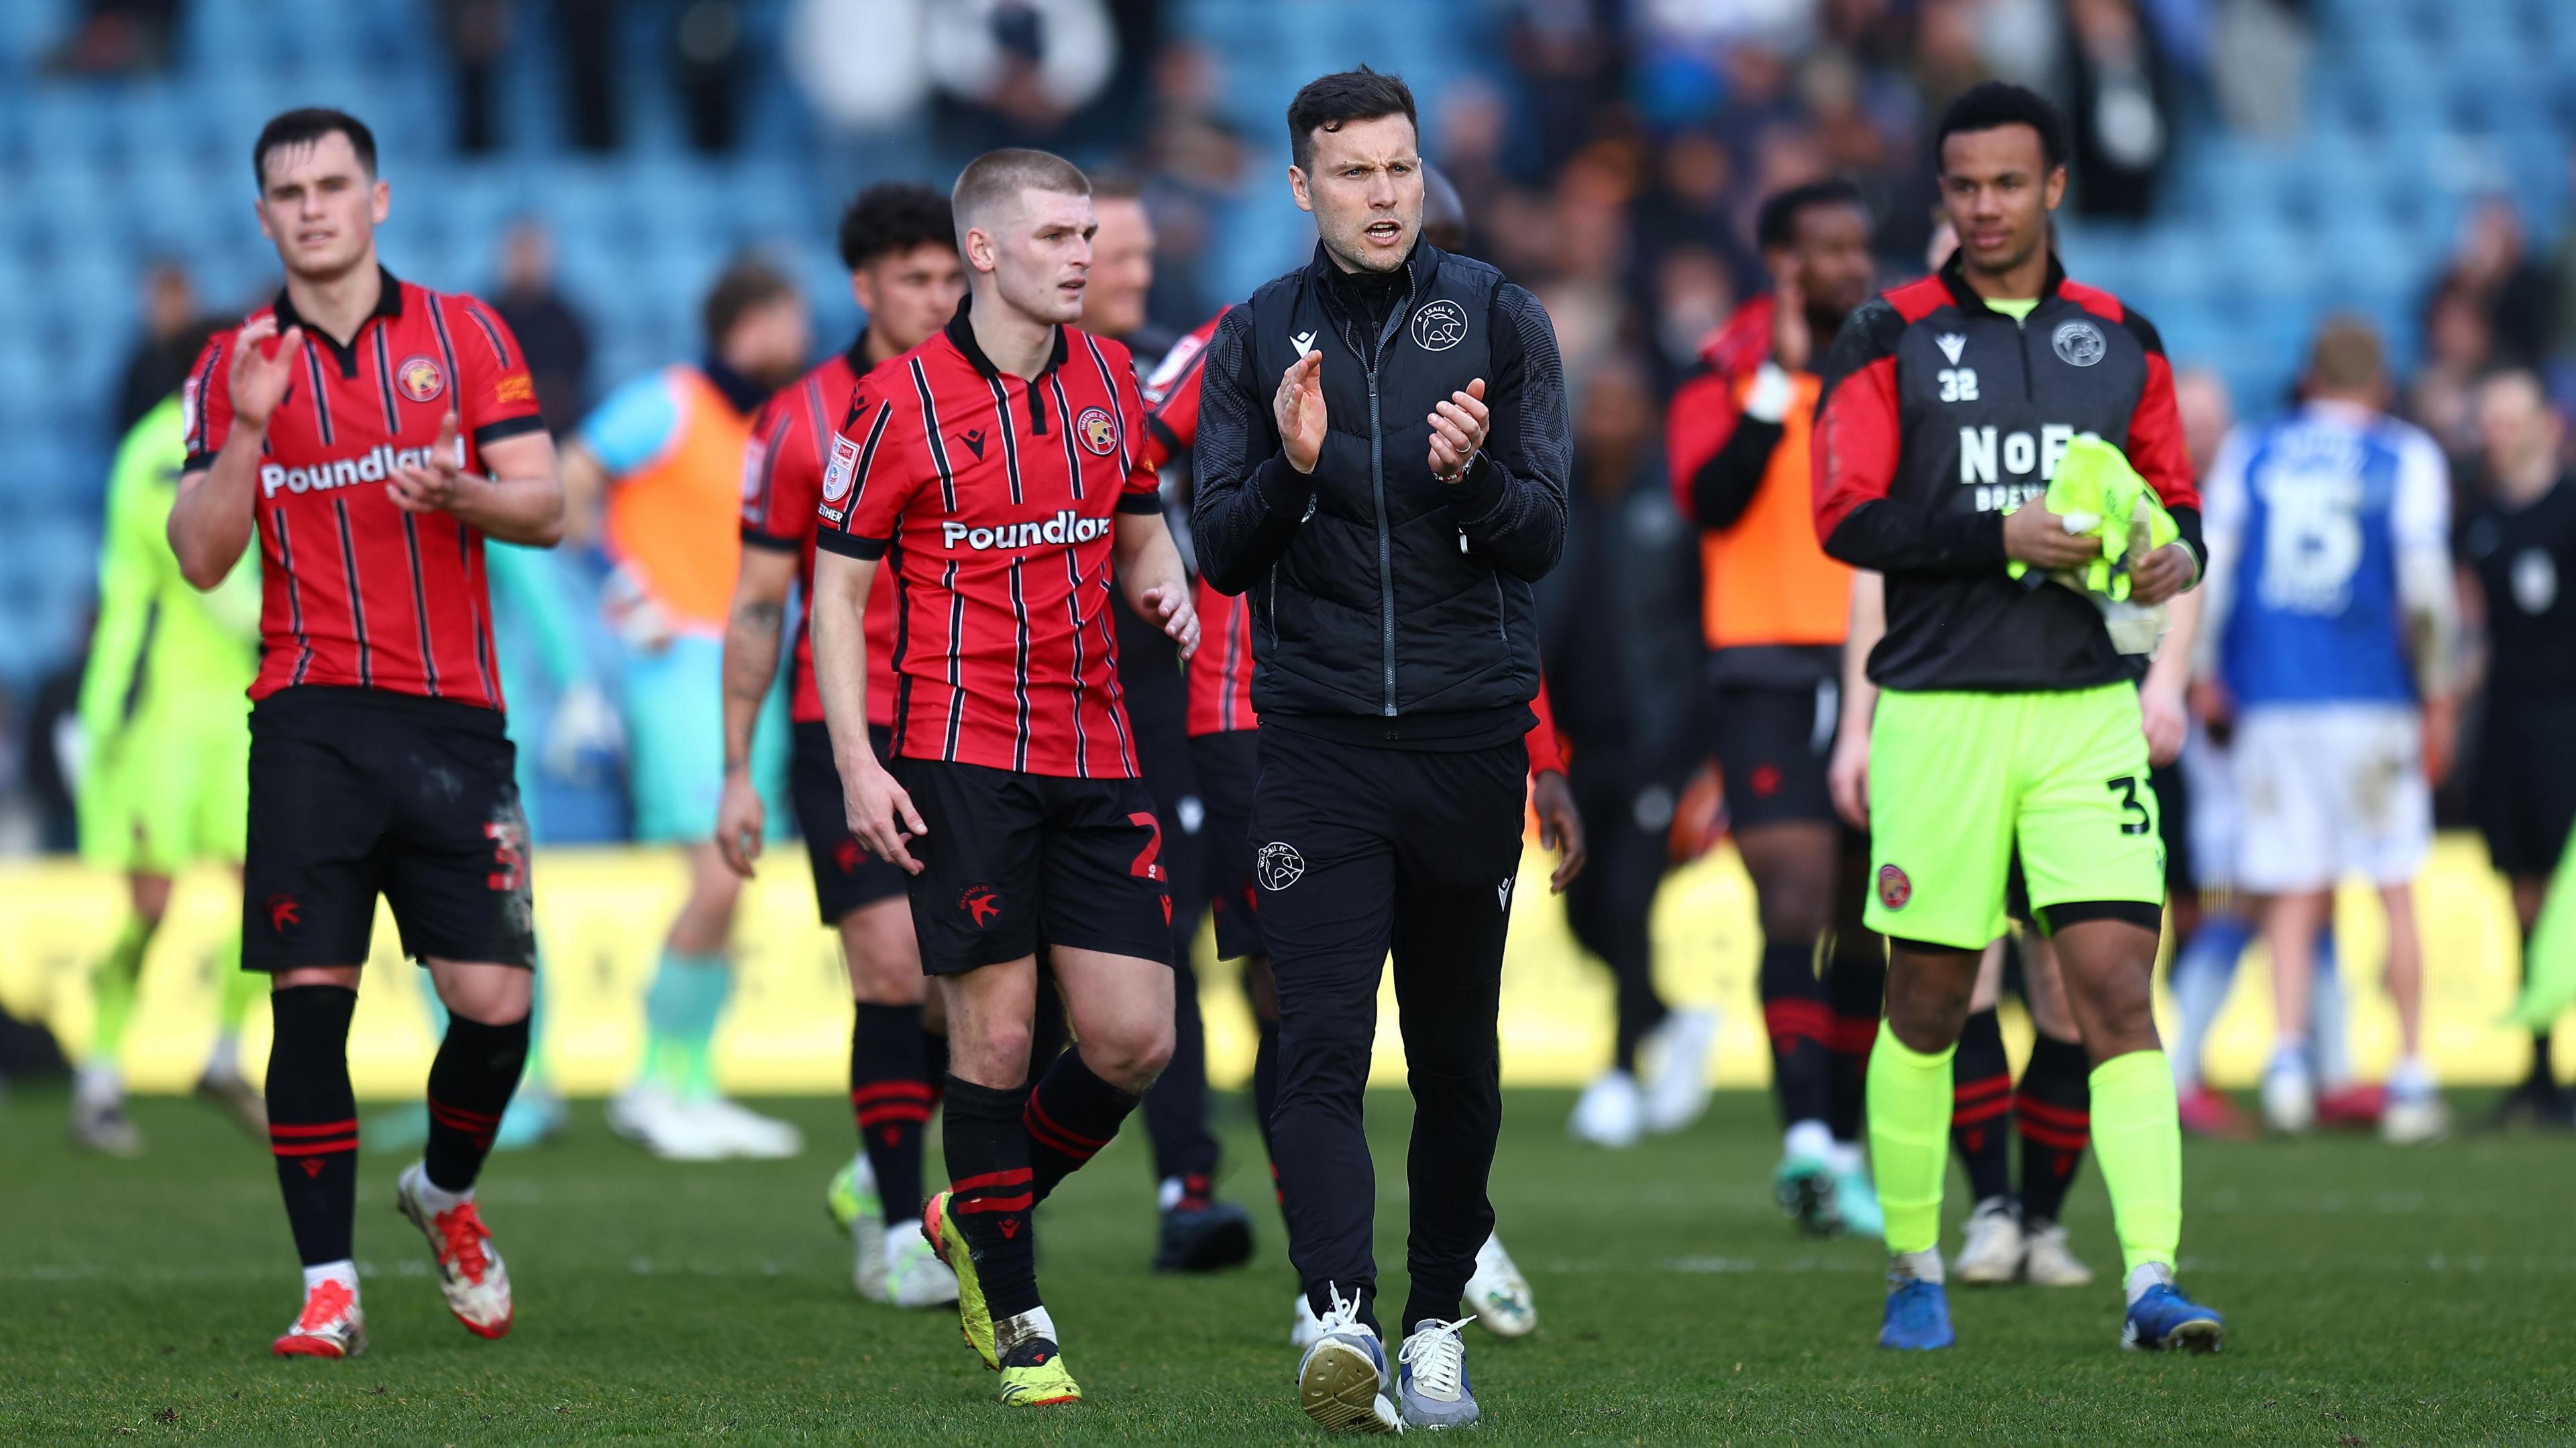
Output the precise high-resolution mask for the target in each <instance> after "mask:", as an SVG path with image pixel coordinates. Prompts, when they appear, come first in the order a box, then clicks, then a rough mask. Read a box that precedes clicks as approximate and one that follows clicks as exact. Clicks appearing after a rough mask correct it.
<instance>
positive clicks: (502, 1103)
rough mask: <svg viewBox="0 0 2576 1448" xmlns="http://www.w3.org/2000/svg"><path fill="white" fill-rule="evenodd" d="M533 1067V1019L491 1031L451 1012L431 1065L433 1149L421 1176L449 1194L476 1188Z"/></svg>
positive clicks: (426, 1153)
mask: <svg viewBox="0 0 2576 1448" xmlns="http://www.w3.org/2000/svg"><path fill="white" fill-rule="evenodd" d="M527 1066H528V1018H527V1017H526V1016H521V1017H519V1018H518V1019H517V1020H515V1021H512V1022H510V1023H509V1024H508V1025H502V1026H487V1025H485V1024H483V1023H482V1022H481V1021H469V1020H467V1019H466V1018H465V1017H463V1016H460V1015H458V1014H457V1013H456V1012H455V1011H453V1010H451V1011H449V1012H448V1013H447V1039H446V1040H443V1041H441V1042H439V1043H438V1054H437V1055H436V1056H434V1057H432V1058H431V1059H430V1063H429V1145H428V1146H427V1147H426V1148H425V1149H424V1150H423V1151H422V1152H421V1171H422V1174H423V1175H425V1176H427V1177H428V1178H429V1184H430V1185H431V1186H434V1187H436V1188H438V1189H439V1190H440V1191H443V1192H461V1191H464V1190H465V1189H467V1188H468V1187H471V1186H473V1185H474V1177H475V1174H476V1173H477V1172H480V1171H481V1170H483V1158H485V1157H487V1156H489V1155H491V1154H492V1134H493V1133H494V1132H496V1131H499V1130H500V1129H501V1113H502V1112H504V1111H507V1110H509V1109H510V1093H511V1092H513V1091H516V1090H518V1089H519V1075H520V1073H521V1072H523V1071H525V1070H526V1069H527Z"/></svg>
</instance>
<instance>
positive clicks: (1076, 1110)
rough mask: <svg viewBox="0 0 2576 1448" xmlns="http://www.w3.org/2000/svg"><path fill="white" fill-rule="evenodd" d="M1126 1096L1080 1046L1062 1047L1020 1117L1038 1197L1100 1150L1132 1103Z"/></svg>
mask: <svg viewBox="0 0 2576 1448" xmlns="http://www.w3.org/2000/svg"><path fill="white" fill-rule="evenodd" d="M1144 1099H1145V1098H1143V1097H1142V1096H1131V1095H1129V1094H1127V1093H1126V1092H1124V1091H1121V1090H1119V1089H1118V1088H1117V1087H1115V1086H1112V1085H1110V1084H1109V1083H1108V1082H1106V1081H1103V1080H1101V1079H1100V1078H1099V1077H1098V1076H1096V1075H1093V1074H1092V1070H1091V1067H1090V1066H1088V1065H1086V1064H1084V1062H1083V1059H1082V1052H1081V1051H1080V1050H1078V1049H1077V1050H1071V1051H1067V1052H1065V1053H1064V1054H1062V1055H1060V1056H1058V1057H1056V1058H1055V1064H1054V1065H1052V1066H1049V1067H1048V1068H1047V1073H1046V1074H1045V1075H1044V1076H1041V1077H1039V1078H1038V1084H1037V1086H1036V1088H1035V1089H1034V1090H1032V1091H1030V1092H1029V1100H1028V1105H1027V1106H1026V1107H1025V1108H1024V1109H1023V1112H1022V1116H1021V1119H1022V1121H1024V1122H1025V1123H1026V1125H1027V1127H1028V1134H1029V1153H1028V1154H1029V1167H1030V1169H1031V1171H1032V1172H1033V1173H1034V1174H1035V1175H1034V1177H1033V1182H1034V1190H1035V1191H1036V1193H1037V1199H1038V1200H1039V1201H1045V1200H1046V1199H1047V1194H1048V1193H1050V1192H1052V1191H1054V1190H1055V1189H1056V1185H1057V1184H1058V1183H1059V1182H1062V1181H1063V1180H1064V1179H1065V1178H1066V1177H1069V1176H1071V1175H1073V1174H1074V1173H1075V1172H1076V1171H1079V1170H1081V1168H1082V1164H1083V1163H1084V1162H1087V1161H1089V1160H1091V1159H1092V1158H1093V1157H1095V1156H1097V1155H1099V1154H1100V1149H1101V1148H1102V1147H1104V1146H1107V1145H1108V1144H1109V1138H1111V1137H1113V1136H1116V1135H1117V1134H1118V1123H1120V1122H1122V1121H1125V1120H1126V1119H1127V1113H1128V1112H1130V1111H1133V1110H1135V1109H1136V1103H1137V1102H1139V1101H1142V1100H1144Z"/></svg>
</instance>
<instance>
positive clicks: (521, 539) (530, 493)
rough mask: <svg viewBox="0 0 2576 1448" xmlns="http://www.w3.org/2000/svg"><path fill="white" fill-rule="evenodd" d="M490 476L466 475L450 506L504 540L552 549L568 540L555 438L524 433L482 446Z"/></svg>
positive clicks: (458, 516) (464, 520) (459, 516)
mask: <svg viewBox="0 0 2576 1448" xmlns="http://www.w3.org/2000/svg"><path fill="white" fill-rule="evenodd" d="M483 463H484V466H485V467H486V468H488V469H489V470H490V474H491V475H490V476H488V477H476V476H474V475H472V474H467V475H465V476H463V477H461V478H460V479H459V480H458V487H457V491H456V495H455V497H454V498H453V499H451V500H450V501H449V502H448V503H447V504H446V505H445V506H446V511H447V512H449V513H450V514H452V515H454V516H455V518H456V519H457V521H459V522H462V523H467V524H470V525H472V526H473V527H475V528H479V529H481V530H482V531H483V533H484V534H485V535H487V536H489V537H493V538H498V539H500V540H501V541H502V542H504V543H518V544H522V545H525V546H527V547H531V548H552V547H553V546H555V545H556V544H557V543H560V542H562V541H563V536H564V490H563V484H562V482H561V481H560V480H559V479H558V478H557V475H556V472H555V443H554V439H553V438H550V437H548V436H546V435H545V434H544V433H542V432H531V433H522V434H520V435H519V436H517V437H513V438H507V439H504V440H502V441H500V442H496V443H493V444H492V445H491V446H490V447H487V448H485V449H483Z"/></svg>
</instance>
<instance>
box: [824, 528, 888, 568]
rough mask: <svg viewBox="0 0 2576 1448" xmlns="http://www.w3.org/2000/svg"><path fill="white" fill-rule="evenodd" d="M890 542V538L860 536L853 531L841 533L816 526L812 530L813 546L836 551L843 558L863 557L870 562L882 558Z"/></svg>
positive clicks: (827, 550) (827, 551)
mask: <svg viewBox="0 0 2576 1448" xmlns="http://www.w3.org/2000/svg"><path fill="white" fill-rule="evenodd" d="M892 542H894V540H893V539H891V538H862V537H860V536H858V535H857V534H855V533H843V532H840V531H839V530H837V529H832V528H818V529H816V530H815V532H814V546H815V547H817V548H820V549H822V550H823V551H824V552H826V553H838V554H840V555H841V556H842V557H844V558H864V559H866V560H867V561H868V562H870V563H874V562H875V561H876V560H878V559H880V558H883V557H884V556H885V554H886V547H887V545H888V544H891V543H892Z"/></svg>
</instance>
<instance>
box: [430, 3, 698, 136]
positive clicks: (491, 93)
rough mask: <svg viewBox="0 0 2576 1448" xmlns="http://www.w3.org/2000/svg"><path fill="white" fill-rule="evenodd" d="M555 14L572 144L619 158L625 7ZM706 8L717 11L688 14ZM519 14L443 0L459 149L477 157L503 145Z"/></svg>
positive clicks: (578, 6) (510, 7)
mask: <svg viewBox="0 0 2576 1448" xmlns="http://www.w3.org/2000/svg"><path fill="white" fill-rule="evenodd" d="M551 8H552V9H553V11H554V18H555V53H556V54H557V56H559V57H560V58H561V60H562V63H563V68H564V73H563V82H562V90H563V98H564V105H565V108H566V111H565V115H566V121H567V124H568V127H569V130H570V133H571V140H572V143H573V145H574V146H575V147H577V148H579V149H581V150H584V151H588V152H592V153H594V154H597V153H600V152H605V151H613V150H615V149H617V105H616V101H617V96H616V91H615V87H614V83H613V77H614V76H615V75H616V73H617V71H616V52H617V45H616V38H617V37H616V20H617V11H618V3H617V0H555V3H554V5H553V6H552V7H551ZM706 8H710V7H706V6H689V7H685V9H686V10H690V11H694V10H699V9H706ZM720 8H724V9H730V8H732V7H730V6H726V7H720ZM518 9H519V7H518V5H517V4H516V3H515V0H440V4H439V11H440V19H441V21H442V25H441V29H442V30H443V31H444V33H445V35H446V37H447V44H448V48H449V49H450V50H451V51H453V52H454V53H455V56H456V149H458V150H460V151H462V152H464V153H465V154H467V155H469V156H478V155H482V154H485V153H487V152H490V151H492V150H494V149H497V148H498V147H499V145H500V143H501V130H500V122H499V114H500V105H501V91H500V65H501V59H502V57H503V56H504V55H505V54H507V53H508V51H509V48H510V41H511V34H510V32H511V29H512V26H513V23H514V22H515V20H516V19H517V12H518ZM684 23H685V22H684Z"/></svg>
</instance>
